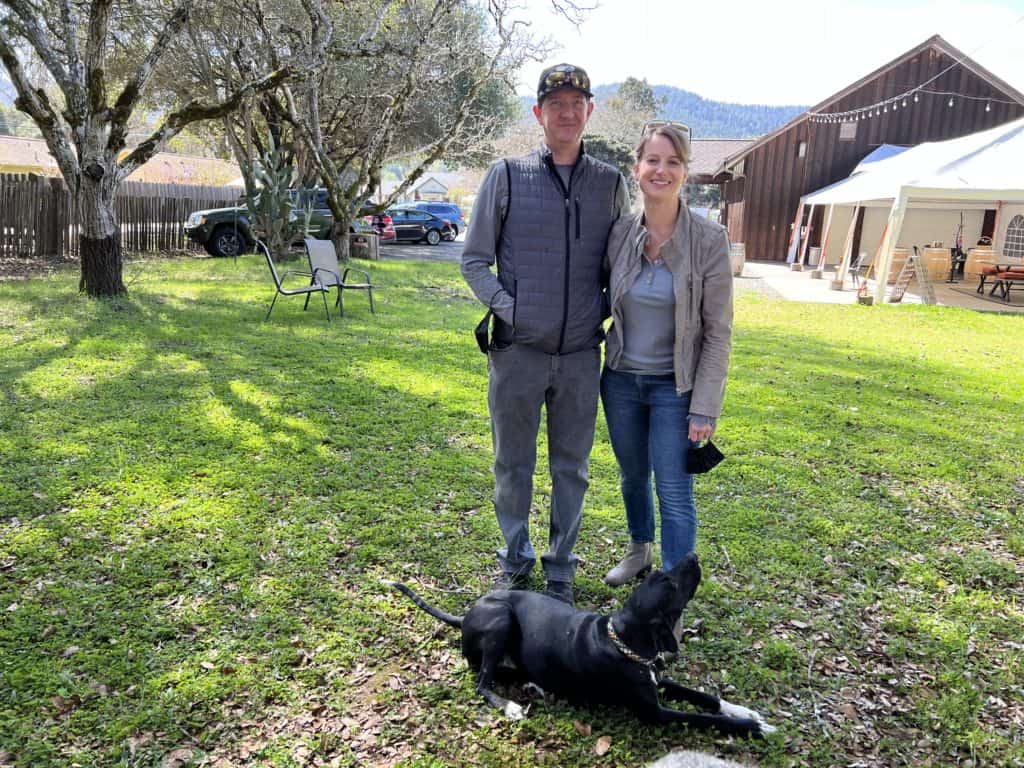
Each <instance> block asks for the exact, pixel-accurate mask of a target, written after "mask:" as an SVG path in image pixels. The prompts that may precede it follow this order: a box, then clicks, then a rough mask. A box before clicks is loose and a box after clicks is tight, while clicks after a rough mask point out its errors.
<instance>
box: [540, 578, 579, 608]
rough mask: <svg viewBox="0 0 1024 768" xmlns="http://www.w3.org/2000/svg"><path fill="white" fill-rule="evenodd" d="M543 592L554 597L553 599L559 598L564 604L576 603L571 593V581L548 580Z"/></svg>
mask: <svg viewBox="0 0 1024 768" xmlns="http://www.w3.org/2000/svg"><path fill="white" fill-rule="evenodd" d="M544 594H545V595H547V596H548V597H553V598H555V600H561V601H562V602H563V603H565V604H566V605H576V600H575V598H574V597H573V594H572V582H569V581H554V580H549V581H548V588H547V589H545V590H544Z"/></svg>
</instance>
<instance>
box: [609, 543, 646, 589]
mask: <svg viewBox="0 0 1024 768" xmlns="http://www.w3.org/2000/svg"><path fill="white" fill-rule="evenodd" d="M651 560H652V557H651V542H649V541H646V542H644V543H643V544H637V543H636V542H632V543H630V545H629V549H628V550H626V556H625V557H624V558H622V562H620V563H619V564H618V565H616V566H615V567H614V568H612V569H611V570H610V571H608V574H607V575H606V576H605V577H604V583H605V584H608V585H610V586H613V587H621V586H622V585H623V584H627V583H629V582H630V581H632V580H633V579H635V578H637V577H639V576H643V575H644V574H645V573H647V572H648V571H649V570H651Z"/></svg>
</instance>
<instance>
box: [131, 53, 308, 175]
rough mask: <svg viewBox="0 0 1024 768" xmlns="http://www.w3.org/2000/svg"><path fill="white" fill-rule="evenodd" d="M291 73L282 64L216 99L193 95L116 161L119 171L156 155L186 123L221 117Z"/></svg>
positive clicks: (280, 81)
mask: <svg viewBox="0 0 1024 768" xmlns="http://www.w3.org/2000/svg"><path fill="white" fill-rule="evenodd" d="M291 74H292V71H291V69H290V68H289V67H283V68H281V69H278V70H276V71H274V72H271V73H270V74H268V75H266V76H265V77H262V78H260V79H259V80H257V81H255V82H252V83H247V84H245V85H243V86H242V87H241V88H239V89H238V90H236V91H235V92H234V93H232V94H231V95H230V96H228V97H227V98H226V99H224V100H223V101H221V102H218V103H210V102H208V101H202V100H200V99H193V100H192V101H190V102H189V103H188V104H186V105H185V106H183V107H182V108H181V109H179V110H178V111H176V112H173V113H171V114H170V115H168V116H167V119H166V120H164V122H163V124H162V125H161V126H160V127H159V128H157V129H156V131H154V132H153V134H152V135H151V136H150V137H149V138H148V139H146V140H145V141H143V142H141V143H140V144H139V145H138V146H137V147H135V149H134V150H132V152H131V153H130V154H129V155H128V156H127V157H125V158H124V160H122V161H121V162H120V163H119V170H118V175H119V176H121V177H122V178H124V177H127V176H128V175H129V174H130V173H131V172H132V171H134V170H135V169H136V168H138V167H139V166H140V165H142V164H143V163H145V162H146V161H147V160H149V158H151V157H152V156H153V155H155V154H156V153H157V152H158V151H159V150H160V148H161V147H163V146H164V145H165V144H166V143H167V142H168V141H170V140H171V139H172V138H174V137H175V136H177V135H178V133H179V132H180V131H181V129H182V128H184V127H185V126H186V125H188V124H189V123H194V122H196V121H198V120H210V119H213V118H218V117H223V116H224V115H226V114H228V113H229V112H231V111H233V110H235V109H237V108H238V106H239V105H240V104H241V103H242V100H243V99H244V98H245V97H246V96H247V95H248V94H251V93H260V92H263V91H268V90H270V89H272V88H276V87H277V86H278V85H280V84H281V83H283V82H284V81H285V80H286V79H288V77H290V76H291Z"/></svg>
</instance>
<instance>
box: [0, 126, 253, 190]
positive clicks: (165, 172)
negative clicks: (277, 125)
mask: <svg viewBox="0 0 1024 768" xmlns="http://www.w3.org/2000/svg"><path fill="white" fill-rule="evenodd" d="M4 168H16V169H18V170H19V171H21V172H25V171H27V170H31V172H35V173H42V174H45V175H47V176H59V175H60V168H59V167H58V166H57V161H56V160H54V159H53V156H52V155H51V154H50V150H49V148H48V147H47V146H46V142H45V141H43V140H42V139H23V138H21V137H19V136H0V171H3V169H4ZM239 173H240V171H239V168H238V166H237V165H236V164H235V163H230V162H228V161H226V160H218V159H217V158H214V157H192V156H189V155H176V154H173V153H171V152H158V153H157V154H155V155H153V157H152V158H150V160H149V162H147V163H146V164H145V165H143V166H142V167H141V168H138V169H136V170H135V172H134V173H132V175H131V176H129V177H128V180H129V181H146V182H150V183H154V184H209V185H213V186H219V185H223V184H227V183H228V182H229V181H231V180H232V179H235V178H236V177H237V176H238V175H239Z"/></svg>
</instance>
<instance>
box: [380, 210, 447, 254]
mask: <svg viewBox="0 0 1024 768" xmlns="http://www.w3.org/2000/svg"><path fill="white" fill-rule="evenodd" d="M388 215H389V216H390V217H391V221H392V223H393V224H394V227H395V239H396V240H411V241H413V242H416V243H419V242H423V241H426V242H427V243H429V244H430V245H437V244H438V243H440V242H441V241H442V240H454V239H455V229H454V227H452V225H451V222H449V221H448V220H447V219H442V218H439V217H437V216H435V215H434V214H432V213H427V212H426V211H417V210H415V209H412V208H392V209H391V210H389V211H388Z"/></svg>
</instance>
